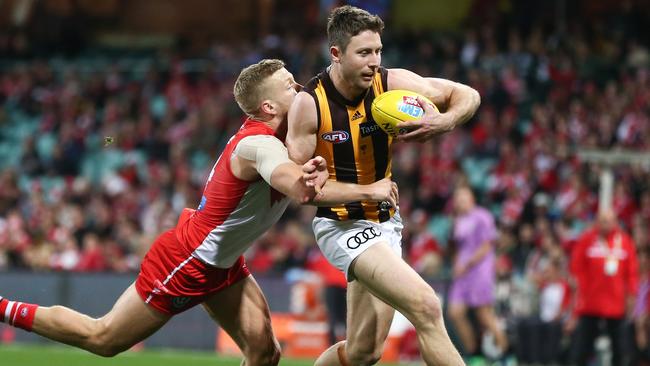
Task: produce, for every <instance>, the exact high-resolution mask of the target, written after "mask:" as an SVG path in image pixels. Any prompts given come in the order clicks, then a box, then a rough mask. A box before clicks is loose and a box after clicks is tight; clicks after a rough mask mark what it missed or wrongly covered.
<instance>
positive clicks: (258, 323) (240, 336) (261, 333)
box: [203, 276, 279, 354]
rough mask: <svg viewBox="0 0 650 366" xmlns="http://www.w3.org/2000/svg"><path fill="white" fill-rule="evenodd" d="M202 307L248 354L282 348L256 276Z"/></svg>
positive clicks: (234, 286) (229, 288) (213, 296)
mask: <svg viewBox="0 0 650 366" xmlns="http://www.w3.org/2000/svg"><path fill="white" fill-rule="evenodd" d="M203 307H204V308H205V309H206V311H207V312H208V314H210V316H211V317H212V318H213V319H214V320H215V321H217V322H218V323H219V325H220V326H221V327H222V328H223V329H224V330H225V331H226V332H227V333H228V334H229V335H230V336H231V337H232V338H233V340H234V341H235V343H237V345H238V346H239V347H240V348H241V350H242V351H243V352H244V353H245V354H246V353H247V352H249V351H251V350H253V349H255V348H257V349H259V348H264V347H266V348H268V347H274V346H275V347H277V348H279V345H278V343H277V340H276V339H275V336H274V335H273V330H272V327H271V314H270V311H269V306H268V303H267V302H266V299H265V298H264V295H263V294H262V290H261V289H260V287H259V285H258V284H257V281H255V279H254V278H253V276H248V277H246V278H244V279H242V280H241V281H239V282H237V283H235V284H234V285H232V286H230V287H228V288H226V289H224V290H223V291H219V292H217V293H216V294H214V295H212V296H211V297H210V298H209V299H208V300H206V301H205V302H204V303H203ZM269 352H270V351H269Z"/></svg>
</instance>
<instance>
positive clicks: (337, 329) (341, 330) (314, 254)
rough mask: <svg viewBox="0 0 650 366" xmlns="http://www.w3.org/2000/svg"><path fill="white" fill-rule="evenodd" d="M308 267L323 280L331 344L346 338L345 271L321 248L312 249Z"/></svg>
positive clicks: (328, 333) (346, 285)
mask: <svg viewBox="0 0 650 366" xmlns="http://www.w3.org/2000/svg"><path fill="white" fill-rule="evenodd" d="M306 268H307V269H308V270H311V271H314V272H316V273H318V275H319V276H320V277H321V279H322V281H323V286H324V288H323V298H324V300H325V307H326V308H327V337H328V341H329V344H330V345H333V344H336V342H338V341H339V340H341V339H344V338H345V330H346V327H345V319H346V316H347V305H346V293H347V287H348V281H347V280H346V279H345V275H344V274H343V272H341V271H339V270H338V269H336V267H334V266H332V265H331V264H330V263H329V262H328V261H327V258H325V256H323V253H321V251H320V250H312V251H310V252H309V256H308V258H307V264H306Z"/></svg>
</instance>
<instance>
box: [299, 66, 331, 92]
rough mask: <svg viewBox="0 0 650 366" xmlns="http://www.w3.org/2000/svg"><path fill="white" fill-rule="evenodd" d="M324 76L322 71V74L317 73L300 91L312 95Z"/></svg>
mask: <svg viewBox="0 0 650 366" xmlns="http://www.w3.org/2000/svg"><path fill="white" fill-rule="evenodd" d="M326 76H327V75H326V74H325V71H322V72H320V73H318V74H317V75H315V76H314V77H312V78H311V79H309V81H308V82H307V83H306V84H305V86H304V87H303V89H302V91H304V92H305V93H308V94H311V95H313V94H314V91H315V90H316V88H318V85H319V84H320V83H321V81H322V80H323V79H324V78H325V77H326Z"/></svg>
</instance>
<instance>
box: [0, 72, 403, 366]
mask: <svg viewBox="0 0 650 366" xmlns="http://www.w3.org/2000/svg"><path fill="white" fill-rule="evenodd" d="M299 88H300V85H299V84H297V83H296V82H295V81H294V79H293V76H292V75H291V73H290V72H289V71H287V70H286V69H285V68H284V63H283V62H282V61H280V60H262V61H260V62H259V63H257V64H254V65H251V66H249V67H247V68H245V69H244V70H242V72H241V74H240V75H239V77H238V79H237V81H236V82H235V88H234V94H235V99H236V101H237V103H238V104H239V106H240V107H241V109H242V110H243V111H244V113H246V114H247V115H248V119H247V120H246V121H245V122H244V124H243V125H242V127H241V128H240V130H239V131H238V132H237V133H236V134H235V135H234V136H233V137H232V138H231V139H230V141H229V142H228V144H227V145H226V148H225V150H224V151H223V153H222V154H221V156H220V157H219V159H218V160H217V162H216V163H215V165H214V167H213V168H212V172H211V173H210V176H209V177H208V180H207V183H206V185H205V188H204V191H203V197H202V198H201V201H200V204H199V206H198V208H197V209H196V210H192V209H185V210H184V211H183V213H182V214H181V215H180V218H179V220H178V223H177V225H176V227H174V228H172V229H171V230H169V231H167V232H165V233H163V234H161V235H160V236H159V237H158V238H157V239H156V241H155V242H154V243H153V245H152V246H151V248H150V250H149V252H148V253H147V254H146V256H145V258H144V260H143V261H142V265H141V270H140V274H139V275H138V277H137V279H136V281H135V282H134V283H133V284H132V285H131V286H130V287H129V288H127V289H126V291H125V292H124V293H123V294H122V296H121V297H120V298H119V299H118V300H117V302H116V303H115V305H114V306H113V308H112V310H111V311H110V312H108V314H106V315H104V316H102V317H101V318H98V319H93V318H91V317H89V316H86V315H84V314H80V313H78V312H76V311H74V310H71V309H69V308H66V307H63V306H51V307H44V306H38V305H35V304H27V303H23V302H18V301H10V300H8V299H3V298H2V297H0V320H1V321H4V322H5V323H8V324H11V325H13V326H16V327H19V328H23V329H25V330H28V331H33V332H35V333H37V334H40V335H42V336H44V337H47V338H49V339H52V340H55V341H59V342H62V343H66V344H69V345H72V346H76V347H79V348H82V349H85V350H87V351H90V352H92V353H95V354H98V355H101V356H107V357H110V356H114V355H116V354H118V353H120V352H122V351H124V350H127V349H129V348H130V347H132V346H133V345H135V344H136V343H138V342H140V341H142V340H144V339H145V338H147V337H148V336H149V335H151V334H153V333H154V332H156V331H157V330H158V329H159V328H160V327H162V326H163V325H164V324H165V323H166V322H167V321H168V320H169V319H170V318H171V317H172V316H174V315H175V314H178V313H180V312H183V311H185V310H187V309H189V308H191V307H193V306H195V305H197V304H202V305H203V307H204V308H205V310H206V311H207V312H208V313H209V314H210V316H211V317H212V318H213V319H214V320H215V321H216V322H218V323H219V325H220V326H221V327H222V328H223V329H224V330H225V331H226V332H228V334H229V335H230V336H231V337H232V338H233V339H234V341H235V342H236V343H237V345H238V346H239V348H240V349H241V350H242V352H243V354H244V357H245V359H244V361H243V363H242V364H243V365H248V366H250V365H277V364H278V362H279V358H280V348H279V344H278V342H277V340H276V338H275V336H274V335H273V331H272V329H271V321H270V314H269V308H268V304H267V302H266V299H265V298H264V295H263V294H262V292H261V290H260V288H259V286H258V285H257V283H256V282H255V279H254V278H253V277H252V276H251V274H250V272H249V271H248V269H247V267H246V263H245V262H244V258H243V257H242V254H243V253H244V251H245V250H246V249H248V247H249V246H250V245H251V244H252V242H253V241H254V240H255V239H256V238H257V237H259V236H260V235H261V234H262V233H264V232H265V231H266V230H267V229H268V228H269V227H270V226H271V225H273V224H274V223H275V222H276V221H277V220H278V219H279V218H280V216H281V215H282V213H283V212H284V210H285V208H286V207H287V205H288V204H289V201H290V199H294V200H296V201H298V202H301V203H312V204H319V203H322V204H332V203H344V202H350V201H355V200H359V199H368V200H373V201H388V202H390V203H391V204H392V205H396V203H397V199H398V197H397V187H396V185H395V184H394V183H393V182H391V181H390V180H388V179H385V180H382V181H379V182H377V183H375V184H372V185H365V186H359V185H354V184H346V183H339V182H330V181H327V178H328V173H327V168H326V166H325V161H324V159H322V158H321V157H316V158H314V159H311V160H310V161H308V162H307V163H306V164H305V165H303V167H302V168H301V167H300V166H299V165H296V164H295V163H293V162H292V161H291V160H290V159H289V158H288V153H287V149H286V148H285V146H284V145H283V143H282V141H281V139H283V138H284V134H285V133H286V116H287V111H288V109H289V106H290V105H291V103H292V102H293V99H294V97H295V96H296V94H297V91H298V90H299Z"/></svg>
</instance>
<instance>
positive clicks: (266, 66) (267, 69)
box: [233, 59, 284, 115]
mask: <svg viewBox="0 0 650 366" xmlns="http://www.w3.org/2000/svg"><path fill="white" fill-rule="evenodd" d="M283 67H284V62H283V61H281V60H276V59H264V60H262V61H260V62H258V63H256V64H253V65H250V66H248V67H246V68H244V69H243V70H242V71H241V72H240V73H239V76H238V77H237V80H236V81H235V86H234V88H233V94H235V101H237V104H238V105H239V108H241V110H242V111H243V112H244V113H246V114H248V115H254V114H255V112H257V111H258V110H259V108H260V104H261V103H262V97H263V95H262V91H263V84H264V81H265V80H266V79H267V78H268V77H269V76H271V75H273V74H274V73H275V72H276V71H278V70H280V69H281V68H283Z"/></svg>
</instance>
